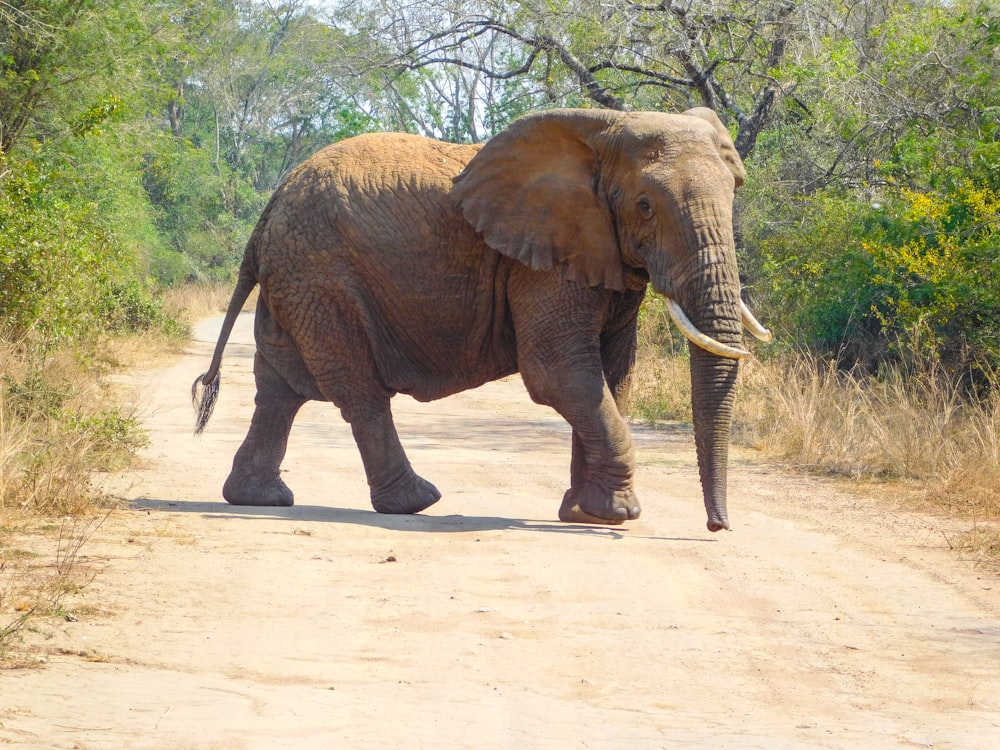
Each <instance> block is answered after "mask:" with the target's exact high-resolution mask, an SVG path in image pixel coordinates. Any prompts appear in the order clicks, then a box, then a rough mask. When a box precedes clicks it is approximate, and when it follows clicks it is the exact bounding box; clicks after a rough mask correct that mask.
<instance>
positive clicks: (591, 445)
mask: <svg viewBox="0 0 1000 750" xmlns="http://www.w3.org/2000/svg"><path fill="white" fill-rule="evenodd" d="M522 340H523V339H522ZM554 346H555V344H554V342H553V343H552V344H551V345H546V344H542V345H541V346H538V347H536V346H534V345H532V346H530V347H525V348H528V349H530V350H531V351H537V352H538V356H532V354H531V353H530V351H529V353H527V354H526V355H525V356H523V357H522V358H521V362H520V365H521V376H522V378H523V380H524V383H525V386H526V387H527V388H528V392H529V393H530V394H531V397H532V398H533V399H534V400H535V401H537V402H538V403H542V404H547V405H548V406H551V407H553V408H554V409H555V410H556V411H557V412H559V414H561V415H562V416H563V418H565V419H566V421H567V422H569V423H570V425H571V426H572V427H573V460H572V465H571V472H570V474H571V479H570V481H571V486H570V489H569V490H568V491H567V492H566V494H565V495H564V497H563V502H562V506H561V507H560V509H559V518H560V519H561V520H563V521H567V522H572V523H600V524H608V523H611V524H619V523H624V522H625V521H626V520H628V519H633V518H638V517H639V514H640V512H641V509H640V507H639V502H638V500H637V499H636V496H635V491H634V488H633V481H632V477H633V473H634V471H635V456H634V451H633V448H632V438H631V435H630V434H629V430H628V426H627V425H626V424H625V420H624V419H623V418H622V415H621V413H620V412H619V411H618V406H617V404H616V403H615V399H614V397H613V396H612V394H611V391H610V389H609V388H608V384H607V382H606V381H605V377H604V372H603V370H602V368H601V365H600V356H599V353H598V350H597V347H596V346H595V347H594V348H593V351H589V352H588V351H577V352H567V353H566V356H565V357H560V360H559V361H554V360H553V352H555V351H556V349H555V348H554ZM587 360H590V364H589V365H582V363H583V362H585V361H587Z"/></svg>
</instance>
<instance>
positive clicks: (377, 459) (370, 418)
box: [344, 398, 441, 513]
mask: <svg viewBox="0 0 1000 750" xmlns="http://www.w3.org/2000/svg"><path fill="white" fill-rule="evenodd" d="M344 416H345V418H347V420H348V421H349V422H350V423H351V431H352V432H353V433H354V441H355V442H356V443H357V445H358V451H359V452H360V453H361V461H362V463H364V466H365V475H366V476H367V478H368V486H369V488H370V489H371V500H372V507H373V508H374V509H375V510H376V511H378V512H379V513H419V512H420V511H422V510H425V509H426V508H429V507H430V506H431V505H433V504H434V503H436V502H437V501H438V500H440V499H441V493H440V492H439V491H438V489H437V487H435V486H434V485H433V484H431V483H430V482H428V481H427V480H426V479H424V478H422V477H420V476H419V475H418V474H417V473H416V472H415V471H414V470H413V467H412V466H410V461H409V459H407V457H406V453H405V451H404V450H403V446H402V444H401V443H400V442H399V435H398V434H397V433H396V425H395V424H394V422H393V420H392V410H391V408H390V405H389V399H388V398H386V399H382V400H380V401H379V402H378V403H376V404H374V405H372V406H371V407H369V408H367V409H364V410H363V411H355V413H353V414H350V415H348V413H347V412H346V411H345V413H344Z"/></svg>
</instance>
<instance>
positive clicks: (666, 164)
mask: <svg viewBox="0 0 1000 750" xmlns="http://www.w3.org/2000/svg"><path fill="white" fill-rule="evenodd" d="M743 179H744V171H743V165H742V162H741V161H740V158H739V156H738V155H737V153H736V150H735V149H734V147H733V144H732V141H731V140H730V138H729V134H728V132H727V131H726V129H725V128H724V127H723V125H722V123H721V122H720V121H719V120H718V118H717V117H716V116H715V114H714V113H713V112H712V111H711V110H708V109H693V110H690V111H688V112H685V113H683V114H680V115H676V114H664V113H657V112H635V113H621V112H613V111H599V110H573V109H562V110H553V111H546V112H542V113H538V114H534V115H529V116H527V117H524V118H522V119H520V120H518V121H516V122H514V123H513V124H512V125H511V126H510V127H509V128H507V129H506V130H505V131H503V132H502V133H500V134H499V135H497V136H496V137H494V138H493V139H492V140H490V141H489V142H487V143H486V144H485V145H482V146H479V145H456V144H451V143H444V142H440V141H435V140H430V139H427V138H421V137H417V136H413V135H405V134H400V133H381V134H371V135H363V136H359V137H355V138H351V139H348V140H345V141H342V142H340V143H337V144H335V145H332V146H329V147H327V148H326V149H324V150H322V151H320V152H319V153H317V154H316V155H314V156H312V157H311V158H309V159H308V160H307V161H305V162H304V163H303V164H301V165H300V166H298V167H297V168H296V169H294V170H293V171H292V172H291V173H290V174H289V175H288V177H287V178H286V179H285V180H284V182H283V183H282V185H281V186H280V187H279V188H278V189H277V191H276V192H275V194H274V195H273V197H272V198H271V200H270V202H269V203H268V205H267V207H266V208H265V209H264V212H263V214H262V216H261V218H260V220H259V221H258V223H257V225H256V228H255V229H254V231H253V233H252V235H251V237H250V240H249V242H248V243H247V247H246V251H245V255H244V258H243V262H242V265H241V267H240V270H239V277H238V281H237V285H236V289H235V291H234V292H233V296H232V299H231V301H230V304H229V309H228V312H227V314H226V318H225V322H224V324H223V327H222V332H221V334H220V336H219V340H218V343H217V345H216V348H215V353H214V356H213V358H212V362H211V365H210V367H209V369H208V371H207V372H206V373H204V374H203V375H201V376H200V377H199V378H198V379H197V380H196V381H195V383H194V386H193V387H192V397H193V398H194V399H195V405H196V409H197V411H198V416H197V425H196V431H197V432H200V431H201V430H202V429H203V428H204V426H205V424H206V422H207V421H208V418H209V415H210V414H211V409H212V407H213V405H214V403H215V400H216V397H217V394H218V384H219V369H220V365H221V360H222V352H223V349H224V348H225V345H226V341H227V339H228V337H229V334H230V332H231V330H232V326H233V323H234V321H235V319H236V316H237V314H238V313H239V311H240V309H241V308H242V306H243V304H244V302H245V301H246V299H247V297H248V295H249V293H250V292H251V290H252V289H253V288H254V286H255V285H257V284H259V285H260V296H259V301H258V303H257V313H256V321H255V330H254V335H255V338H256V343H257V351H256V355H255V359H254V375H255V380H256V387H257V395H256V401H255V404H256V408H255V411H254V414H253V419H252V421H251V425H250V429H249V432H248V434H247V436H246V438H245V440H244V441H243V444H242V445H241V447H240V448H239V450H238V451H237V453H236V456H235V458H234V460H233V469H232V472H231V473H230V475H229V477H228V479H227V480H226V482H225V485H224V487H223V496H224V497H225V499H226V500H227V501H228V502H230V503H234V504H237V505H291V504H292V502H293V496H292V492H291V490H289V488H288V487H287V486H286V485H285V483H284V482H283V481H282V480H281V478H280V477H279V469H280V465H281V462H282V459H283V457H284V454H285V447H286V443H287V438H288V434H289V430H290V429H291V426H292V420H293V419H294V417H295V414H296V412H297V411H298V409H299V408H300V407H301V406H302V404H303V403H305V402H306V401H307V400H310V399H315V400H322V401H331V402H333V403H334V404H335V405H336V406H337V407H339V409H340V411H341V413H342V415H343V417H344V419H345V420H346V421H347V422H348V423H349V424H350V425H351V429H352V432H353V435H354V438H355V441H356V442H357V445H358V449H359V451H360V453H361V457H362V460H363V463H364V467H365V473H366V475H367V479H368V484H369V487H370V490H371V502H372V505H373V506H374V508H375V510H377V511H379V512H383V513H417V512H419V511H422V510H424V509H425V508H427V507H428V506H430V505H431V504H433V503H434V502H436V501H437V500H438V499H439V498H440V493H439V492H438V490H437V488H435V487H434V485H432V484H431V483H430V482H428V481H426V480H424V479H423V478H421V477H420V476H418V475H417V474H416V473H415V472H414V470H413V469H412V468H411V466H410V463H409V461H408V459H407V457H406V454H405V453H404V451H403V447H402V445H401V444H400V441H399V437H398V436H397V434H396V429H395V425H394V424H393V419H392V414H391V411H390V399H391V398H392V397H393V396H394V395H395V394H397V393H405V394H409V395H411V396H413V397H414V398H416V399H418V400H420V401H429V400H432V399H438V398H442V397H444V396H448V395H450V394H453V393H456V392H458V391H462V390H465V389H468V388H474V387H476V386H478V385H481V384H483V383H485V382H487V381H490V380H495V379H497V378H501V377H503V376H506V375H510V374H512V373H515V372H518V371H520V373H521V376H522V378H523V381H524V384H525V386H526V387H527V390H528V392H529V394H530V396H531V398H532V399H534V400H535V401H536V402H538V403H541V404H546V405H548V406H551V407H553V408H554V409H555V410H556V411H558V412H559V414H561V415H562V416H563V417H564V418H565V419H566V420H567V421H568V422H569V424H570V425H571V426H572V428H573V430H572V433H573V435H572V462H571V468H570V488H569V490H567V492H566V494H565V496H564V497H563V500H562V506H561V507H560V510H559V518H560V519H562V520H563V521H567V522H578V523H600V524H608V523H610V524H617V523H622V522H624V521H625V520H626V519H634V518H637V517H638V516H639V512H640V508H639V502H638V500H637V498H636V493H635V490H634V485H633V473H634V470H635V457H634V451H633V447H632V440H631V437H630V434H629V429H628V427H627V425H626V423H625V421H624V419H623V418H622V414H621V405H622V400H623V399H624V397H625V395H626V391H627V382H628V381H627V376H628V374H629V371H630V369H631V367H632V365H633V362H634V360H635V351H636V319H637V313H638V310H639V303H640V302H641V301H642V298H643V296H644V294H645V292H646V287H647V285H648V284H649V283H650V282H651V283H652V285H653V288H654V289H655V290H656V291H658V292H659V293H661V294H663V295H664V296H665V297H667V298H668V299H669V300H670V304H669V307H670V309H671V311H672V315H673V316H674V319H675V321H676V322H678V324H679V325H680V326H681V328H682V330H684V332H685V334H686V335H687V336H688V338H689V339H690V340H691V342H693V343H692V345H691V346H690V348H691V380H692V384H693V396H692V404H693V411H694V429H695V441H696V446H697V455H698V464H699V468H700V473H701V481H702V487H703V493H704V500H705V506H706V509H707V512H708V528H709V529H710V530H712V531H717V530H719V529H727V528H729V521H728V518H727V513H726V465H727V456H728V445H729V433H730V422H731V412H732V406H733V396H734V387H735V383H736V374H737V362H738V360H739V359H740V358H741V357H744V356H747V352H746V351H745V350H744V349H742V348H741V332H742V327H743V325H744V324H745V325H746V326H747V328H749V329H750V330H751V332H753V333H755V334H756V335H758V336H759V337H762V338H767V337H768V336H769V334H768V333H767V331H766V329H764V328H763V327H762V326H761V325H760V324H759V323H757V322H756V320H754V319H753V316H752V315H750V313H749V311H747V310H746V307H745V305H743V303H742V302H741V299H740V281H739V275H738V272H737V266H736V254H735V251H734V246H733V219H732V204H733V192H734V189H735V187H736V186H738V185H740V184H742V182H743ZM685 313H686V314H685ZM199 386H204V389H203V392H202V393H201V395H200V396H198V390H199Z"/></svg>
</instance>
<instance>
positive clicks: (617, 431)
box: [559, 394, 642, 524]
mask: <svg viewBox="0 0 1000 750" xmlns="http://www.w3.org/2000/svg"><path fill="white" fill-rule="evenodd" d="M609 395H610V394H609ZM612 405H613V401H612ZM563 416H566V415H563ZM601 417H605V418H607V420H608V421H607V423H602V419H601ZM567 421H570V423H571V424H572V421H571V417H567ZM588 422H591V423H592V424H589V425H588V424H587V423H588ZM619 423H620V424H619ZM582 424H583V425H584V427H583V428H581V429H578V428H577V427H576V426H574V428H573V458H572V464H571V470H570V488H569V490H567V491H566V494H565V495H564V496H563V501H562V505H561V506H560V508H559V520H561V521H565V522H567V523H598V524H609V523H610V524H621V523H624V522H625V521H627V520H633V519H636V518H638V517H639V515H640V513H641V512H642V509H641V507H640V505H639V500H638V498H637V497H636V494H635V489H634V485H633V474H634V472H635V456H634V450H633V448H632V439H631V436H630V434H629V431H628V426H627V425H626V424H625V423H624V421H623V420H621V416H620V414H619V412H618V410H617V407H616V408H614V409H613V411H611V412H606V410H605V404H604V403H603V401H602V405H601V407H600V408H599V409H598V418H597V419H596V420H584V421H583V423H582ZM588 428H589V429H588Z"/></svg>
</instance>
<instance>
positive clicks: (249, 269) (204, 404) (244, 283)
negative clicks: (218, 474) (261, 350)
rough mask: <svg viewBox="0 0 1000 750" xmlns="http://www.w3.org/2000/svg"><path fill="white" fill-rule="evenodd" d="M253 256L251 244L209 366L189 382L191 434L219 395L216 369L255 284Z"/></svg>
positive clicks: (204, 421)
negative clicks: (192, 419)
mask: <svg viewBox="0 0 1000 750" xmlns="http://www.w3.org/2000/svg"><path fill="white" fill-rule="evenodd" d="M251 257H252V252H251V248H249V247H248V248H247V253H246V256H245V257H244V259H243V264H242V265H241V266H240V273H239V277H238V278H237V280H236V288H235V289H234V290H233V296H232V297H231V298H230V299H229V308H228V309H227V310H226V317H225V318H224V319H223V321H222V329H221V330H220V331H219V340H218V341H216V342H215V353H214V354H213V355H212V363H211V364H210V365H209V366H208V370H207V371H206V372H204V373H202V374H201V375H199V376H198V377H197V378H195V381H194V383H192V384H191V404H192V405H193V406H194V411H195V420H194V434H195V435H200V434H201V432H202V430H204V429H205V425H207V424H208V420H209V419H210V418H211V416H212V410H213V409H215V402H216V400H217V399H218V398H219V383H220V381H221V378H220V376H219V371H220V370H221V369H222V352H223V351H225V348H226V343H227V342H228V341H229V335H230V334H231V333H232V332H233V326H234V325H235V324H236V318H237V317H239V314H240V312H241V311H242V310H243V305H244V304H246V301H247V298H248V297H249V296H250V292H252V291H253V288H254V287H255V286H257V274H256V272H255V269H254V267H253V266H254V265H255V264H254V263H252V262H250V258H251Z"/></svg>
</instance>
